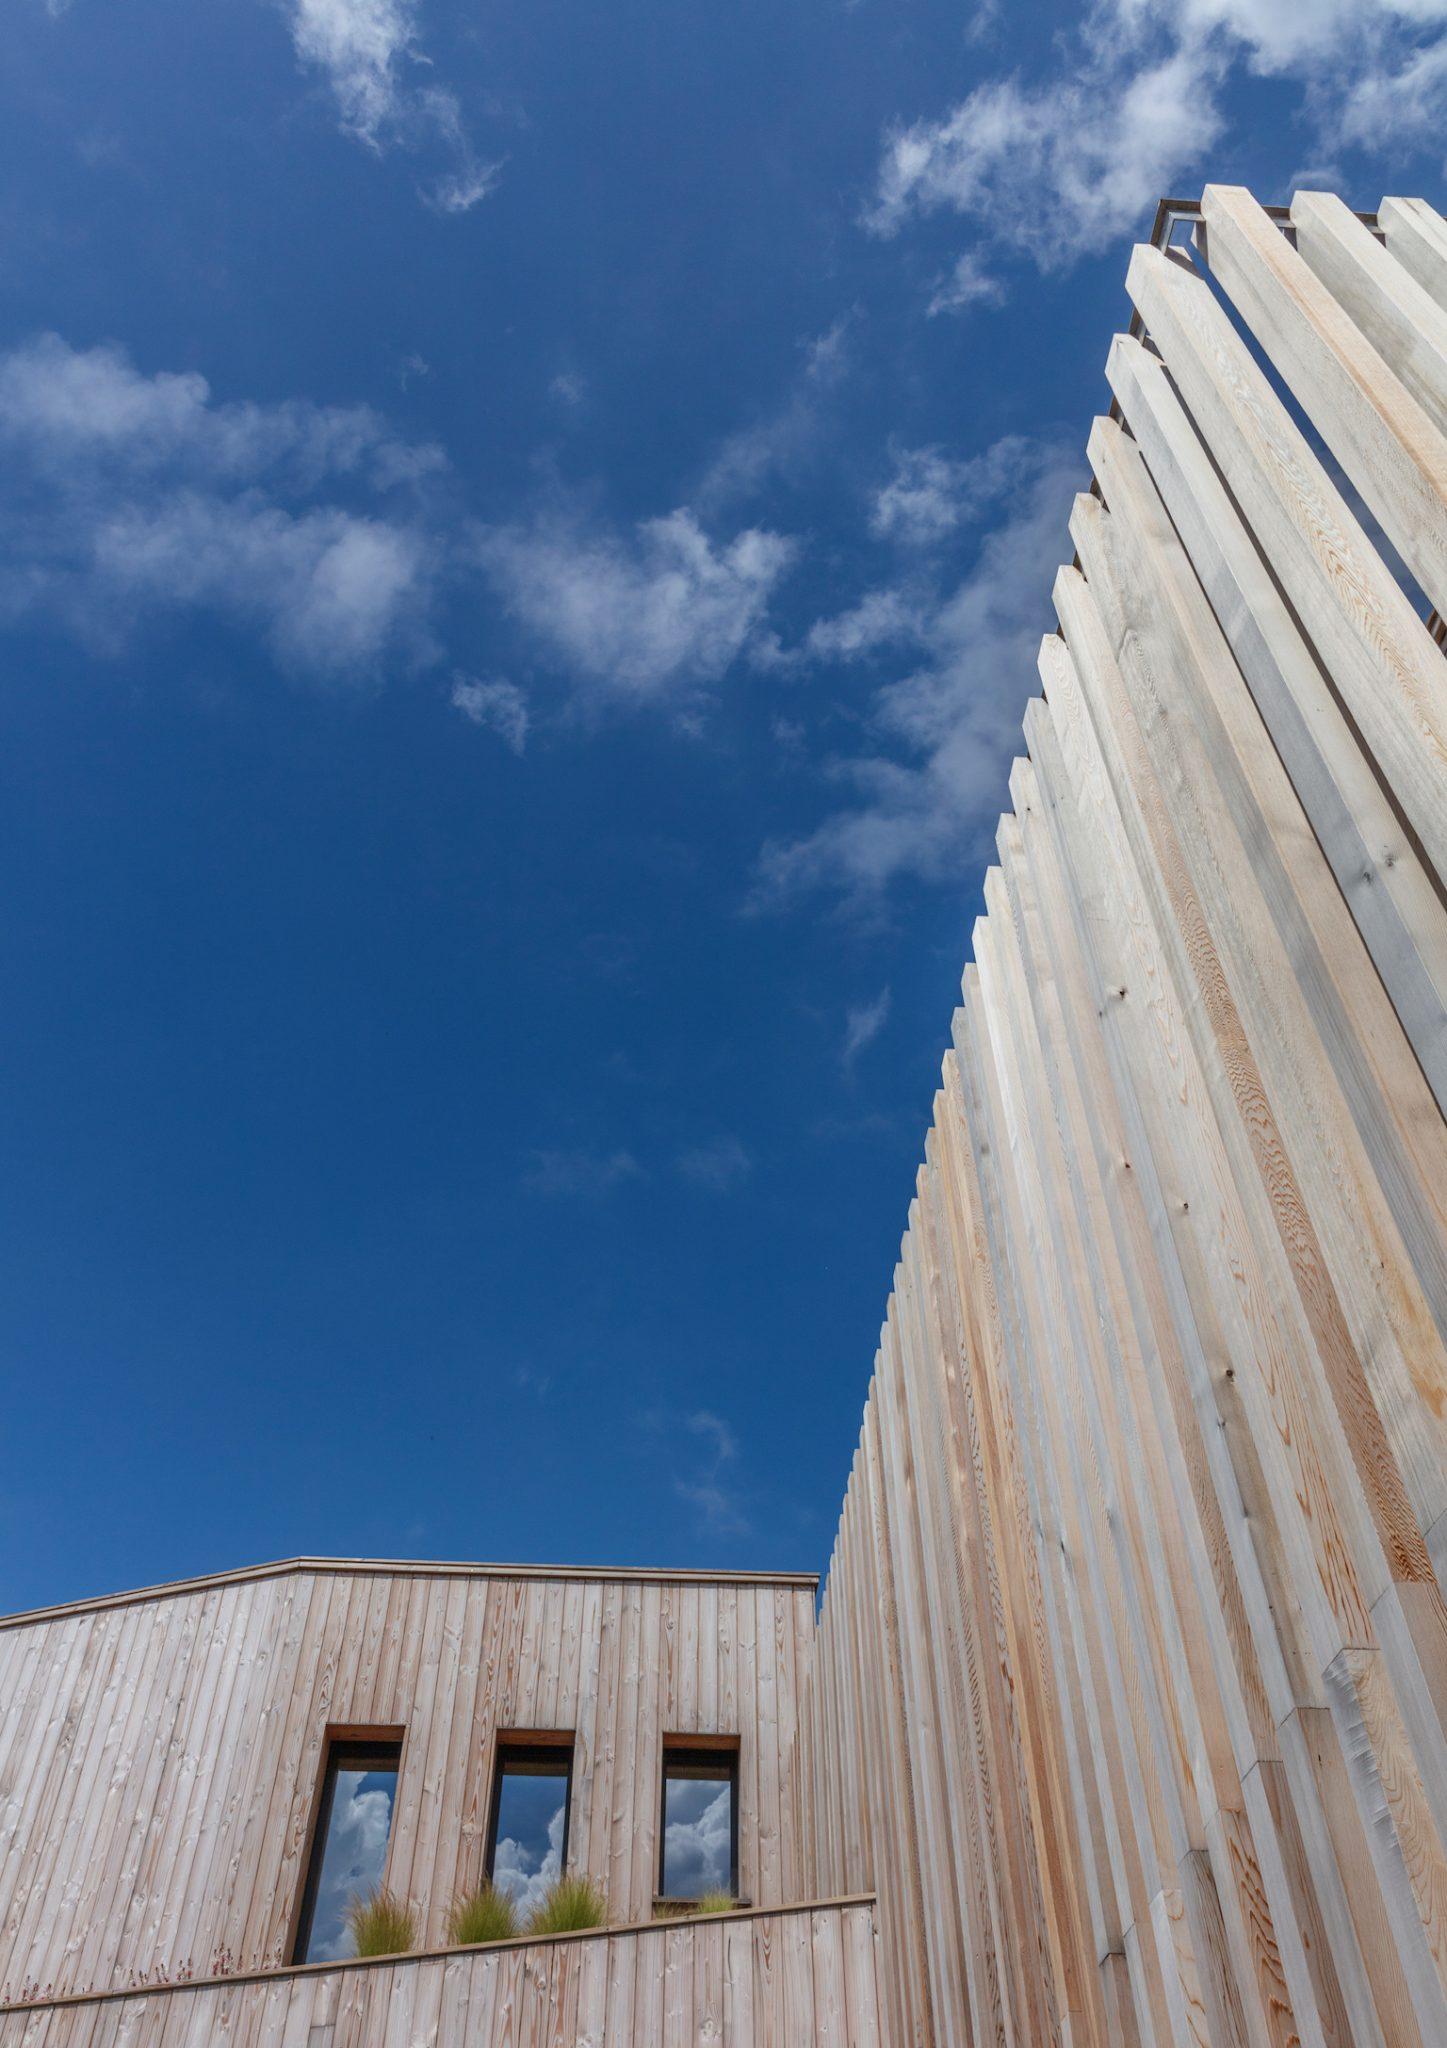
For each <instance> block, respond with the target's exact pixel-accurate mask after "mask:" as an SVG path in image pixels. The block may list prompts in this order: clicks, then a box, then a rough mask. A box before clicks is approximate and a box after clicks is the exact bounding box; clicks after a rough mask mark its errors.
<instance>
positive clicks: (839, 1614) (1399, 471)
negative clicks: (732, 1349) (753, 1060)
mask: <svg viewBox="0 0 1447 2048" xmlns="http://www.w3.org/2000/svg"><path fill="white" fill-rule="evenodd" d="M1192 211H1195V210H1194V209H1192ZM1166 222H1167V226H1166V234H1165V235H1164V237H1163V238H1162V239H1163V241H1165V242H1169V241H1170V240H1171V238H1172V237H1171V229H1170V217H1169V214H1167V216H1166ZM1129 290H1130V295H1131V298H1132V300H1133V301H1134V306H1135V310H1136V318H1135V321H1134V324H1133V327H1132V331H1131V333H1130V334H1128V335H1120V336H1118V337H1117V338H1116V340H1115V342H1114V343H1113V345H1112V347H1111V350H1110V355H1109V361H1108V364H1107V376H1108V379H1109V384H1110V389H1111V392H1112V394H1113V398H1114V404H1113V406H1112V411H1111V416H1110V417H1109V418H1102V419H1100V420H1097V422H1096V424H1095V428H1094V431H1093V433H1092V435H1091V437H1090V447H1089V454H1090V464H1091V468H1092V471H1093V484H1092V488H1091V491H1090V494H1089V495H1088V496H1082V497H1081V498H1079V499H1078V500H1077V502H1076V506H1075V511H1074V516H1073V518H1072V520H1071V523H1070V542H1069V544H1068V545H1067V546H1066V547H1064V548H1062V553H1064V554H1068V553H1069V551H1070V548H1071V547H1073V549H1074V555H1075V559H1074V562H1073V564H1071V565H1070V566H1068V567H1064V568H1062V569H1061V570H1060V573H1059V575H1058V577H1057V579H1056V583H1055V591H1054V596H1055V606H1056V611H1057V614H1058V619H1059V630H1058V632H1056V633H1054V634H1052V635H1051V636H1050V637H1048V638H1047V639H1046V640H1045V642H1044V645H1043V646H1042V648H1041V652H1040V678H1041V683H1042V686H1043V691H1044V695H1043V699H1042V700H1040V701H1037V702H1035V703H1033V704H1032V705H1031V707H1030V710H1029V714H1028V716H1027V718H1026V722H1025V736H1026V741H1027V746H1028V756H1027V757H1026V758H1022V759H1021V760H1019V761H1018V762H1017V763H1016V765H1015V768H1014V771H1013V774H1012V776H1011V780H1010V796H1011V800H1012V805H1013V808H1012V810H1011V811H1010V812H1009V814H1008V815H1006V816H1005V817H1004V818H1003V819H1002V820H1001V823H1000V828H999V835H998V841H997V844H998V854H999V860H998V865H997V866H995V867H993V868H992V869H991V871H990V873H989V876H988V880H987V884H986V890H985V901H986V915H985V916H984V917H983V918H982V919H981V920H980V922H979V924H978V925H977V927H976V930H975V935H974V959H973V962H972V964H971V965H970V966H969V967H968V969H967V970H966V973H965V978H964V988H963V1002H962V1005H961V1007H960V1009H959V1011H958V1013H957V1015H956V1017H955V1021H954V1030H953V1044H952V1047H951V1049H950V1051H949V1053H948V1054H947V1056H946V1058H945V1062H944V1072H943V1079H942V1083H941V1087H940V1091H939V1094H938V1096H937V1097H936V1101H935V1110H934V1122H933V1127H932V1129H931V1131H930V1133H929V1137H928V1140H927V1143H926V1147H925V1158H924V1164H923V1166H922V1167H921V1169H920V1172H919V1177H918V1184H917V1192H916V1199H915V1201H914V1203H913V1205H912V1207H911V1210H910V1215H909V1228H908V1234H907V1235H906V1237H905V1240H904V1245H903V1250H902V1252H901V1256H900V1263H899V1266H898V1268H897V1270H896V1273H895V1283H894V1291H893V1294H892V1297H891V1299H890V1302H889V1308H888V1316H887V1320H886V1323H885V1327H884V1331H883V1335H882V1338H881V1342H880V1349H879V1354H878V1358H877V1361H876V1366H875V1373H874V1378H873V1382H872V1384H871V1387H870V1391H869V1399H868V1405H867V1408H866V1411H865V1417H864V1430H863V1436H862V1439H861V1442H860V1446H859V1450H858V1453H857V1455H856V1458H855V1461H854V1469H853V1474H852V1477H851V1479H850V1483H849V1489H848V1495H847V1499H846V1501H845V1505H844V1511H843V1516H842V1520H841V1522H840V1527H839V1535H838V1542H837V1547H836V1549H835V1552H834V1558H833V1563H832V1566H831V1569H830V1574H829V1580H828V1589H827V1595H826V1599H825V1603H824V1609H823V1616H822V1622H821V1627H820V1633H819V1647H818V1655H817V1657H816V1660H815V1666H814V1674H813V1677H812V1680H811V1681H810V1684H809V1688H808V1692H807V1696H806V1701H805V1710H804V1719H805V1726H806V1731H807V1741H808V1749H809V1754H810V1757H811V1768H812V1781H813V1797H812V1800H811V1801H810V1802H809V1803H810V1807H811V1813H812V1825H813V1829H814V1836H815V1845H814V1855H815V1866H816V1870H817V1873H818V1879H819V1882H820V1883H821V1884H822V1886H824V1887H825V1888H826V1889H828V1888H835V1889H839V1890H844V1889H846V1888H848V1887H849V1886H851V1885H861V1886H862V1885H866V1884H867V1885H869V1886H870V1887H871V1888H873V1887H876V1886H877V1888H878V1894H879V1910H880V1925H881V1935H882V1941H883V1955H882V1965H881V1986H880V1991H881V2004H882V2010H883V2014H884V2023H885V2034H886V2038H887V2039H888V2040H889V2041H891V2042H893V2043H898V2044H900V2048H905V2044H921V2048H922V2044H925V2043H932V2042H933V2043H951V2044H954V2043H972V2044H975V2048H1027V2044H1028V2048H1046V2044H1051V2048H1053V2044H1056V2043H1067V2042H1068V2043H1070V2044H1072V2048H1085V2044H1091V2048H1107V2044H1109V2048H1118V2044H1128V2048H1135V2044H1143V2048H1168V2044H1169V2048H1207V2044H1209V2048H1288V2044H1295V2043H1302V2044H1310V2048H1329V2044H1330V2048H1348V2044H1350V2048H1441V2044H1443V2043H1447V1739H1444V1720H1447V1610H1444V1606H1443V1599H1442V1576H1443V1572H1444V1566H1447V1455H1444V1453H1447V1125H1444V1120H1443V1107H1444V1104H1447V1010H1444V1005H1443V991H1444V988H1447V909H1444V902H1447V660H1444V654H1443V647H1442V638H1443V635H1442V629H1441V624H1440V615H1441V613H1442V612H1443V611H1444V610H1447V438H1444V436H1447V225H1444V222H1443V221H1442V220H1441V218H1440V217H1439V216H1438V215H1437V214H1435V213H1434V212H1432V211H1431V210H1430V209H1429V208H1427V207H1426V206H1424V205H1423V204H1422V203H1421V202H1419V201H1400V200H1389V201H1386V202H1384V203H1383V206H1382V209H1381V212H1380V215H1379V217H1378V218H1377V221H1376V223H1375V224H1374V225H1373V224H1372V223H1367V222H1363V221H1362V220H1360V219H1358V218H1357V217H1356V216H1355V215H1353V214H1351V213H1349V212H1348V210H1347V209H1346V208H1345V207H1344V206H1343V205H1341V203H1340V202H1339V201H1337V200H1334V199H1329V198H1323V197H1320V196H1310V195H1303V196H1301V197H1300V198H1298V200H1297V201H1296V202H1295V204H1294V205H1293V207H1292V209H1291V214H1290V218H1289V220H1284V219H1281V218H1279V217H1278V218H1273V217H1270V216H1268V214H1267V213H1266V212H1265V211H1264V210H1263V209H1262V208H1260V207H1259V206H1257V205H1256V203H1255V202H1254V201H1253V200H1252V199H1251V197H1250V196H1249V195H1248V194H1247V193H1245V192H1242V191H1240V190H1236V189H1228V188H1209V189H1208V190H1207V192H1206V194H1205V197H1204V199H1203V201H1202V204H1201V207H1200V209H1199V218H1198V223H1197V227H1196V232H1195V234H1194V236H1193V238H1192V242H1191V246H1190V247H1189V248H1168V247H1166V246H1161V245H1153V246H1151V247H1143V248H1141V249H1138V250H1137V251H1136V253H1135V255H1134V258H1133V260H1132V262H1131V266H1130V275H1129ZM1433 607H1435V608H1436V610H1435V613H1434V612H1433Z"/></svg>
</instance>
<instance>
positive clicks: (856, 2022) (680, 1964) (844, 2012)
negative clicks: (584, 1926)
mask: <svg viewBox="0 0 1447 2048" xmlns="http://www.w3.org/2000/svg"><path fill="white" fill-rule="evenodd" d="M874 1952H875V1939H874V1924H873V1909H872V1907H871V1905H870V1904H869V1902H868V1901H867V1900H857V1901H852V1900H844V1901H829V1902H826V1903H823V1904H820V1905H816V1906H813V1907H808V1906H805V1907H803V1908H796V1909H794V1910H793V1911H785V1912H780V1913H765V1912H751V1913H744V1914H738V1915H733V1916H730V1917H729V1918H728V1919H727V1920H724V1919H716V1920H706V1921H693V1922H690V1923H688V1924H686V1925H679V1926H674V1927H667V1928H665V1927H663V1926H658V1927H652V1928H630V1929H627V1930H618V1931H616V1932H612V1933H598V1934H585V1935H573V1936H563V1937H561V1938H559V1939H556V1940H553V1941H545V1942H531V1943H521V1942H520V1943H509V1944H504V1945H501V1946H499V1947H496V1948H492V1949H456V1950H453V1951H452V1952H451V1953H450V1954H449V1953H444V1954H434V1955H426V1956H416V1957H408V1958H403V1959H399V1960H398V1961H395V1962H381V1963H370V1964H355V1963H354V1964H351V1965H347V1966H342V1967H338V1968H334V1969H326V1968H313V1969H304V1970H287V1971H284V1972H281V1973H279V1974H272V1975H268V1976H265V1977H260V1978H251V1979H250V1980H247V1981H239V1982H232V1983H228V1982H226V1981H225V1980H218V1981H213V1982H211V1983H207V1984H195V1985H192V1986H179V1987H176V1986H171V1987H167V1988H164V1989H155V1988H151V1989H143V1990H137V1991H134V1992H131V1993H125V1994H121V1995H119V1996H110V1997H104V1998H99V1999H86V2000H79V2001H74V2002H72V2003H69V2004H60V2003H51V2004H48V2005H41V2006H36V2007H33V2008H32V2009H30V2010H28V2011H14V2010H11V2011H0V2048H121V2044H124V2048H214V2044H215V2043H216V2042H218V2041H225V2042H226V2043H228V2048H293V2044H295V2048H516V2044H521V2043H524V2042H526V2043H536V2044H537V2048H545V2044H548V2048H551V2044H557V2048H604V2044H605V2043H607V2044H615V2043H616V2044H617V2048H643V2044H645V2043H646V2044H648V2048H675V2044H676V2048H694V2044H695V2043H700V2042H702V2043H708V2044H710V2048H756V2044H757V2043H759V2042H762V2041H766V2040H767V2041H768V2042H770V2043H772V2044H773V2048H880V2043H881V2036H880V2031H879V2015H878V2008H877V2003H876V1995H875V1977H874ZM645 2015H654V2016H655V2017H654V2018H651V2019H650V2018H647V2017H645Z"/></svg>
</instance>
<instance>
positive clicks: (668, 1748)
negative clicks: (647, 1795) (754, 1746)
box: [657, 1735, 741, 1904]
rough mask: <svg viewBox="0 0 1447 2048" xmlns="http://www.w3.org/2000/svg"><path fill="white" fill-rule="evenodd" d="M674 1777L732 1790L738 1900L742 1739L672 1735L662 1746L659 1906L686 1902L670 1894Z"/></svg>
mask: <svg viewBox="0 0 1447 2048" xmlns="http://www.w3.org/2000/svg"><path fill="white" fill-rule="evenodd" d="M671 1777H674V1778H685V1779H686V1778H689V1777H694V1778H707V1779H708V1781H709V1782H711V1783H715V1784H721V1783H724V1782H725V1781H727V1784H728V1788H729V1883H728V1888H729V1890H730V1892H732V1894H733V1896H734V1897H735V1898H736V1899H737V1898H739V1897H740V1896H741V1894H740V1891H739V1739H738V1737H737V1736H736V1735H734V1736H728V1735H708V1736H691V1735H670V1736H668V1737H666V1738H665V1740H664V1744H663V1766H662V1769H661V1771H660V1773H659V1780H658V1892H657V1897H658V1900H659V1903H660V1904H663V1903H666V1902H668V1901H670V1900H672V1901H675V1902H676V1901H678V1900H683V1899H684V1898H685V1895H684V1894H683V1893H682V1892H677V1893H674V1892H668V1891H666V1890H665V1889H664V1886H665V1884H666V1882H667V1864H668V1781H669V1779H670V1778H671Z"/></svg>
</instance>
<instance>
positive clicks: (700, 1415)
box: [684, 1408, 739, 1465]
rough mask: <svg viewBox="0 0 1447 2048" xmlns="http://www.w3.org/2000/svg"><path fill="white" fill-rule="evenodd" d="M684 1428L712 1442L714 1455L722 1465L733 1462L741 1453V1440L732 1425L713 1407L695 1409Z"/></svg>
mask: <svg viewBox="0 0 1447 2048" xmlns="http://www.w3.org/2000/svg"><path fill="white" fill-rule="evenodd" d="M684 1428H685V1429H687V1430H689V1431H690V1432H691V1434H692V1435H694V1436H701V1437H703V1438H704V1439H705V1440H706V1441H707V1442H708V1443H710V1444H712V1446H713V1454H714V1457H715V1459H716V1460H717V1462H718V1463H719V1464H720V1465H727V1464H731V1463H732V1462H733V1460H734V1459H735V1458H736V1457H737V1456H738V1454H739V1440H738V1438H737V1437H736V1436H735V1435H734V1432H733V1429H732V1427H731V1426H730V1424H728V1423H727V1422H725V1421H724V1419H723V1417H722V1416H721V1415H715V1414H714V1412H713V1410H712V1409H711V1408H698V1409H695V1411H694V1412H693V1414H692V1415H690V1416H689V1417H688V1418H687V1419H686V1421H685V1423H684Z"/></svg>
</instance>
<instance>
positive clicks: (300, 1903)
mask: <svg viewBox="0 0 1447 2048" xmlns="http://www.w3.org/2000/svg"><path fill="white" fill-rule="evenodd" d="M406 1739H407V1731H406V1729H405V1728H399V1727H395V1726H387V1727H382V1728H358V1727H351V1726H344V1727H330V1728H328V1729H327V1732H326V1739H325V1741H324V1742H323V1744H322V1756H321V1767H320V1771H319V1774H318V1779H317V1785H316V1790H315V1792H314V1793H313V1795H312V1803H311V1826H310V1830H309V1832H308V1835H307V1844H306V1876H305V1877H304V1878H303V1880H302V1887H301V1891H300V1892H299V1893H298V1895H297V1903H296V1920H295V1925H294V1927H293V1929H292V1937H291V1943H290V1947H289V1949H288V1953H289V1955H290V1957H291V1960H292V1962H293V1963H304V1962H305V1961H306V1960H307V1950H308V1948H309V1947H310V1946H311V1938H312V1925H313V1922H314V1920H315V1918H316V1907H317V1893H318V1891H319V1889H320V1887H321V1877H322V1864H323V1863H324V1862H325V1861H326V1853H327V1838H328V1836H329V1834H330V1832H331V1822H332V1806H333V1803H334V1801H335V1799H336V1792H337V1775H338V1773H339V1772H340V1771H342V1770H344V1769H351V1770H355V1769H356V1768H357V1766H358V1764H362V1765H365V1766H367V1767H368V1768H370V1769H372V1770H390V1771H394V1772H395V1773H396V1778H397V1791H395V1792H394V1793H393V1795H392V1806H393V1814H395V1811H396V1803H397V1792H400V1790H401V1786H402V1753H403V1750H404V1747H405V1745H406ZM391 1854H392V1819H391V1816H389V1818H388V1822H387V1849H386V1854H385V1855H384V1857H383V1860H382V1878H381V1882H382V1883H383V1884H384V1885H385V1884H386V1881H387V1862H388V1859H389V1858H390V1857H391Z"/></svg>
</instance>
